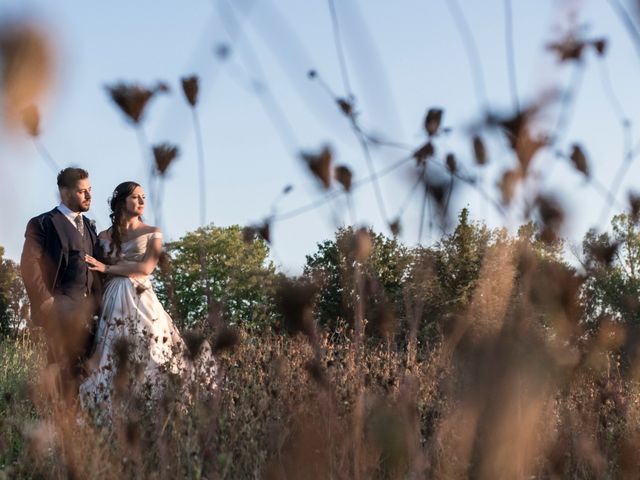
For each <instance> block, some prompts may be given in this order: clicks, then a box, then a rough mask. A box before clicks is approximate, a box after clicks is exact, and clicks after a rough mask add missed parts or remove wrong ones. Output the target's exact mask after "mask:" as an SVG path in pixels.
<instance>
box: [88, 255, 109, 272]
mask: <svg viewBox="0 0 640 480" xmlns="http://www.w3.org/2000/svg"><path fill="white" fill-rule="evenodd" d="M84 261H85V262H87V265H89V270H93V271H96V272H100V273H105V272H106V271H108V268H107V266H106V265H105V264H104V263H102V262H99V261H98V260H96V259H95V258H93V257H92V256H91V255H85V256H84Z"/></svg>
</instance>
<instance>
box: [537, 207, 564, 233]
mask: <svg viewBox="0 0 640 480" xmlns="http://www.w3.org/2000/svg"><path fill="white" fill-rule="evenodd" d="M536 206H537V207H538V213H539V214H540V219H541V221H542V225H543V229H542V232H541V234H540V238H541V239H542V240H543V241H544V242H546V243H553V242H555V241H556V240H557V238H558V232H559V231H560V228H561V227H562V224H563V223H564V211H563V210H562V208H561V207H560V205H559V204H558V202H557V201H556V200H554V199H553V198H550V197H546V196H539V197H538V198H537V199H536Z"/></svg>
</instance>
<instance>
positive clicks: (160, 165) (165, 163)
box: [153, 143, 179, 175]
mask: <svg viewBox="0 0 640 480" xmlns="http://www.w3.org/2000/svg"><path fill="white" fill-rule="evenodd" d="M178 154H179V149H178V147H177V146H175V145H172V144H170V143H161V144H158V145H154V147H153V157H154V159H155V161H156V169H157V171H158V172H159V173H160V175H164V174H165V172H166V171H167V168H169V165H171V162H173V161H174V160H175V158H176V157H177V156H178Z"/></svg>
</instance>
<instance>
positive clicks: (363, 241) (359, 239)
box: [351, 228, 373, 263]
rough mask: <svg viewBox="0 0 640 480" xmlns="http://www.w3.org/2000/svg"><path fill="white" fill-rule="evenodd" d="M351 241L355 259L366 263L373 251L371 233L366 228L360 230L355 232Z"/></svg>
mask: <svg viewBox="0 0 640 480" xmlns="http://www.w3.org/2000/svg"><path fill="white" fill-rule="evenodd" d="M351 241H352V243H351V251H352V253H353V256H354V257H355V259H356V260H357V261H358V262H360V263H364V262H366V261H367V258H369V255H371V252H372V251H373V240H372V238H371V233H369V231H368V230H367V229H366V228H359V229H358V230H356V231H355V232H354V234H353V237H352V239H351Z"/></svg>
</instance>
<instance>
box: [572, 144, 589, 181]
mask: <svg viewBox="0 0 640 480" xmlns="http://www.w3.org/2000/svg"><path fill="white" fill-rule="evenodd" d="M569 158H570V159H571V162H572V163H573V166H574V167H575V169H576V170H578V171H579V172H581V173H582V174H583V175H584V176H585V177H588V176H589V166H588V165H587V157H586V155H585V154H584V152H583V150H582V148H581V147H580V145H578V144H574V145H573V146H572V150H571V155H570V157H569Z"/></svg>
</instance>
